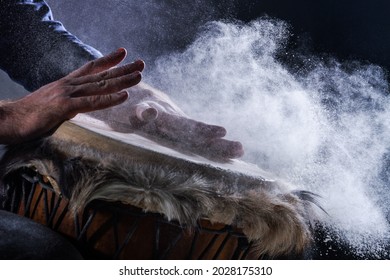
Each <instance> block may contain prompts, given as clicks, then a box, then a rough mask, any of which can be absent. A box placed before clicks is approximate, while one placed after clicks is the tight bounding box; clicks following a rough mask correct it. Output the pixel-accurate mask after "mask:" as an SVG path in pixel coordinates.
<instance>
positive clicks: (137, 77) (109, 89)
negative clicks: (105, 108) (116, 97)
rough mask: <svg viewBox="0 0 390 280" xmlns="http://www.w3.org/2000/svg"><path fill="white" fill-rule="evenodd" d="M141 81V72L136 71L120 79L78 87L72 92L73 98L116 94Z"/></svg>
mask: <svg viewBox="0 0 390 280" xmlns="http://www.w3.org/2000/svg"><path fill="white" fill-rule="evenodd" d="M141 79H142V75H141V72H138V71H136V72H134V73H131V74H128V75H124V76H121V77H118V78H113V79H109V80H100V81H98V82H94V83H88V84H83V85H78V86H75V87H74V89H73V90H72V94H71V96H72V97H81V96H91V95H103V94H109V93H114V92H118V91H121V90H123V89H126V88H129V87H132V86H134V85H136V84H138V83H139V82H140V81H141Z"/></svg>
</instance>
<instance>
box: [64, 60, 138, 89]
mask: <svg viewBox="0 0 390 280" xmlns="http://www.w3.org/2000/svg"><path fill="white" fill-rule="evenodd" d="M144 68H145V63H144V62H143V61H142V60H137V61H135V62H133V63H130V64H126V65H124V66H121V67H116V68H113V69H109V70H105V71H103V72H100V73H97V74H93V75H86V76H81V77H76V78H74V79H72V80H71V85H81V84H87V83H94V82H99V81H101V80H109V79H113V78H117V77H121V76H124V75H127V74H130V73H133V72H136V71H139V72H142V71H143V70H144Z"/></svg>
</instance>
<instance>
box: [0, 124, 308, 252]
mask: <svg viewBox="0 0 390 280" xmlns="http://www.w3.org/2000/svg"><path fill="white" fill-rule="evenodd" d="M1 173H2V178H3V195H2V196H3V198H2V200H3V201H2V204H3V208H4V209H6V210H8V211H12V212H15V213H18V214H20V215H23V216H26V217H30V218H31V219H33V220H36V221H38V222H40V223H42V224H45V225H47V226H48V227H50V228H52V229H54V230H55V231H58V232H60V233H62V234H63V235H65V236H66V237H68V238H69V239H70V240H71V241H72V242H73V243H74V244H75V246H76V247H77V248H78V249H79V250H80V252H81V253H82V254H83V256H84V257H85V258H89V259H259V258H265V257H276V256H280V255H282V256H284V257H285V256H288V255H291V254H293V255H295V256H296V255H297V254H301V253H302V252H303V251H304V249H305V248H306V246H307V245H308V244H309V243H310V240H311V232H310V229H309V226H308V224H307V221H308V219H309V216H310V215H311V212H310V211H311V207H312V204H313V202H315V200H314V197H313V195H312V194H311V193H309V192H305V191H297V190H293V189H291V187H290V186H288V185H286V184H283V183H281V182H278V181H274V180H268V179H265V178H267V177H269V174H266V173H265V172H263V171H261V170H260V169H259V168H257V167H256V166H254V165H249V164H246V163H243V162H241V161H237V160H233V161H230V162H227V163H217V162H211V161H209V160H206V159H203V158H201V157H197V156H194V155H184V154H181V153H178V152H176V151H174V150H171V149H169V148H166V147H160V146H159V145H157V144H155V143H153V142H151V141H149V140H147V139H144V138H142V137H140V136H137V135H133V134H129V135H124V134H122V133H117V132H114V131H111V130H110V129H109V128H108V127H105V126H104V124H101V123H98V122H97V121H96V120H93V119H89V118H87V119H85V118H82V119H79V120H75V121H74V122H73V123H70V122H67V123H65V124H63V125H62V126H61V127H60V129H59V130H58V131H57V132H56V133H55V134H54V135H53V136H51V137H49V138H47V139H43V140H40V141H37V142H34V143H29V144H28V145H23V146H16V147H9V149H8V151H7V153H6V155H5V156H4V158H3V160H2V163H1Z"/></svg>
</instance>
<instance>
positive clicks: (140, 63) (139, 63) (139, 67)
mask: <svg viewBox="0 0 390 280" xmlns="http://www.w3.org/2000/svg"><path fill="white" fill-rule="evenodd" d="M134 64H135V65H136V67H137V70H138V71H140V72H142V71H143V70H144V69H145V62H144V61H143V60H141V59H137V60H136V61H134Z"/></svg>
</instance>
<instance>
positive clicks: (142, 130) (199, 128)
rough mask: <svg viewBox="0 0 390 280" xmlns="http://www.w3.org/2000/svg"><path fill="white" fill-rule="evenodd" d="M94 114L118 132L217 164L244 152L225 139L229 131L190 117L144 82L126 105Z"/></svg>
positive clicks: (134, 90)
mask: <svg viewBox="0 0 390 280" xmlns="http://www.w3.org/2000/svg"><path fill="white" fill-rule="evenodd" d="M91 115H92V116H93V117H95V118H98V119H101V120H104V121H105V122H106V123H107V124H108V125H110V126H111V127H112V128H113V129H114V130H116V131H120V132H125V133H136V134H139V135H142V136H144V137H146V138H148V139H151V140H153V141H155V142H157V143H159V144H161V145H164V146H168V147H171V148H174V149H176V150H179V151H181V152H183V153H194V154H198V155H201V156H203V157H206V158H209V159H212V160H214V161H227V160H229V159H232V158H238V157H241V156H242V155H243V153H244V150H243V147H242V145H241V143H240V142H236V141H230V140H227V139H224V138H223V137H224V136H225V135H226V130H225V128H223V127H220V126H215V125H209V124H206V123H203V122H199V121H196V120H193V119H191V118H189V117H188V116H187V115H186V114H184V113H183V111H182V110H181V109H180V108H179V107H178V106H177V105H176V104H175V103H174V102H172V100H171V99H170V98H169V97H168V96H167V95H166V94H164V93H163V92H161V91H158V90H157V89H155V88H151V87H149V86H147V85H146V84H144V83H140V84H139V85H137V86H135V87H132V88H131V89H129V98H128V100H127V101H126V102H124V103H123V104H121V105H119V106H117V107H115V108H113V109H107V110H103V111H97V112H93V113H92V114H91Z"/></svg>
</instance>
